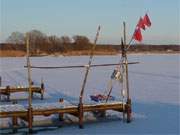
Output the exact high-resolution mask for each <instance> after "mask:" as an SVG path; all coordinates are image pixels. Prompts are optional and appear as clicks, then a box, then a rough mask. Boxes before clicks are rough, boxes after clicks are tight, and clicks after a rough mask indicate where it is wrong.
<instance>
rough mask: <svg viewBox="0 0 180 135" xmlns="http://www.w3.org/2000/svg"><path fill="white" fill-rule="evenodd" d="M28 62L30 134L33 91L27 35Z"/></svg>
mask: <svg viewBox="0 0 180 135" xmlns="http://www.w3.org/2000/svg"><path fill="white" fill-rule="evenodd" d="M26 60H27V67H28V68H27V69H28V85H29V97H28V105H29V108H28V120H29V121H28V122H29V123H28V124H29V125H28V126H29V132H32V118H33V117H32V89H31V82H32V81H31V69H30V67H31V64H30V59H29V35H28V34H26Z"/></svg>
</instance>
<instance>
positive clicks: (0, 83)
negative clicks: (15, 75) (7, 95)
mask: <svg viewBox="0 0 180 135" xmlns="http://www.w3.org/2000/svg"><path fill="white" fill-rule="evenodd" d="M1 85H2V78H1V76H0V87H1Z"/></svg>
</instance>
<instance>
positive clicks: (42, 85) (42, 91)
mask: <svg viewBox="0 0 180 135" xmlns="http://www.w3.org/2000/svg"><path fill="white" fill-rule="evenodd" d="M43 99H44V83H43V82H41V100H43Z"/></svg>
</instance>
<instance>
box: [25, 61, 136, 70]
mask: <svg viewBox="0 0 180 135" xmlns="http://www.w3.org/2000/svg"><path fill="white" fill-rule="evenodd" d="M123 64H125V63H123ZM128 64H139V62H129V63H128ZM118 65H119V63H108V64H94V65H90V67H107V66H118ZM87 66H88V65H72V66H56V67H51V66H47V67H45V66H44V67H43V66H31V67H30V68H38V69H57V68H85V67H87ZM24 67H25V68H27V66H24Z"/></svg>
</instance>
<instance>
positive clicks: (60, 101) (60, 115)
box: [59, 98, 64, 121]
mask: <svg viewBox="0 0 180 135" xmlns="http://www.w3.org/2000/svg"><path fill="white" fill-rule="evenodd" d="M63 102H64V99H63V98H60V99H59V103H60V104H62V103H63ZM63 117H64V114H63V113H59V121H63Z"/></svg>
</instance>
